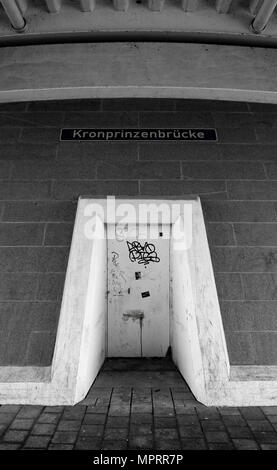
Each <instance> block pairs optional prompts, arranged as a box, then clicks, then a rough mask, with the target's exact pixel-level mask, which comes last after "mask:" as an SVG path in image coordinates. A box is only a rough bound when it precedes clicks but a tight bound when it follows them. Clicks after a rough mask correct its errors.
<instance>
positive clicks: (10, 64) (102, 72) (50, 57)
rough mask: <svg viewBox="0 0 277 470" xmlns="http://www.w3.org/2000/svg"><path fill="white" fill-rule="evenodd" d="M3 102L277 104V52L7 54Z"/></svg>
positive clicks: (1, 60)
mask: <svg viewBox="0 0 277 470" xmlns="http://www.w3.org/2000/svg"><path fill="white" fill-rule="evenodd" d="M0 64H1V76H0V102H10V101H34V100H49V99H75V98H76V99H77V98H120V97H138V98H140V97H147V98H148V97H149V98H190V99H215V100H235V101H249V102H251V101H252V102H265V103H277V82H276V74H277V55H276V51H275V49H266V48H258V47H256V48H255V47H239V46H221V45H207V44H181V43H151V42H149V43H135V42H131V43H120V42H110V43H109V42H107V43H95V44H89V43H83V44H52V45H38V46H22V47H3V48H1V49H0Z"/></svg>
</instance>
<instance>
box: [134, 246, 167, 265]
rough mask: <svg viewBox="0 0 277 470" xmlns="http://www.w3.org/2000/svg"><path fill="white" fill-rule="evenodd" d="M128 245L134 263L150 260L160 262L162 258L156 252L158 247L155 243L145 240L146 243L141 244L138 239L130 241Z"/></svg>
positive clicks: (148, 261) (143, 262)
mask: <svg viewBox="0 0 277 470" xmlns="http://www.w3.org/2000/svg"><path fill="white" fill-rule="evenodd" d="M127 246H128V250H129V259H130V260H131V261H132V263H134V262H135V261H137V262H138V264H149V263H150V262H153V263H159V262H160V258H159V257H158V255H157V253H156V248H155V245H154V244H153V243H147V242H145V243H144V245H141V243H140V242H138V241H133V242H128V241H127Z"/></svg>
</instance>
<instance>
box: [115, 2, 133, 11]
mask: <svg viewBox="0 0 277 470" xmlns="http://www.w3.org/2000/svg"><path fill="white" fill-rule="evenodd" d="M113 5H114V8H115V9H116V10H118V11H127V10H128V8H129V0H113Z"/></svg>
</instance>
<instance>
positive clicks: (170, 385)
mask: <svg viewBox="0 0 277 470" xmlns="http://www.w3.org/2000/svg"><path fill="white" fill-rule="evenodd" d="M123 384H125V385H124V386H123ZM112 385H113V386H112ZM0 435H1V439H0V450H9V449H10V450H16V449H41V450H42V449H49V450H55V449H57V450H59V449H66V450H72V449H89V450H96V449H97V450H98V449H102V450H107V449H114V450H119V449H133V450H134V449H156V450H168V449H170V450H180V449H183V450H190V449H191V450H193V449H197V450H203V449H210V450H232V449H236V450H242V449H250V450H256V449H257V450H258V449H262V450H271V449H275V450H277V407H264V408H259V407H247V408H214V407H209V408H207V407H205V406H203V405H201V404H200V403H198V402H197V401H196V400H195V399H194V397H193V396H192V394H191V392H190V391H189V389H188V387H187V385H186V384H185V382H184V381H183V380H182V379H181V377H180V374H179V373H178V371H177V370H176V369H175V368H174V366H173V364H172V363H171V362H170V361H169V360H167V359H165V360H150V361H149V360H148V361H147V360H146V361H140V360H139V361H136V360H125V361H107V362H106V364H105V366H104V368H103V370H102V372H101V373H100V375H99V377H98V378H97V380H96V382H95V384H94V386H93V387H92V388H91V390H90V392H89V394H88V396H87V397H86V399H85V400H84V401H83V402H81V403H80V404H78V405H76V406H74V407H69V406H65V407H63V406H55V407H48V406H46V407H43V406H17V405H3V406H1V407H0Z"/></svg>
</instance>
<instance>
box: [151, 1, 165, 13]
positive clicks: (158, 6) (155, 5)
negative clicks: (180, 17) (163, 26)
mask: <svg viewBox="0 0 277 470" xmlns="http://www.w3.org/2000/svg"><path fill="white" fill-rule="evenodd" d="M164 3H165V0H148V8H149V9H150V10H152V11H162V9H163V7H164Z"/></svg>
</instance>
